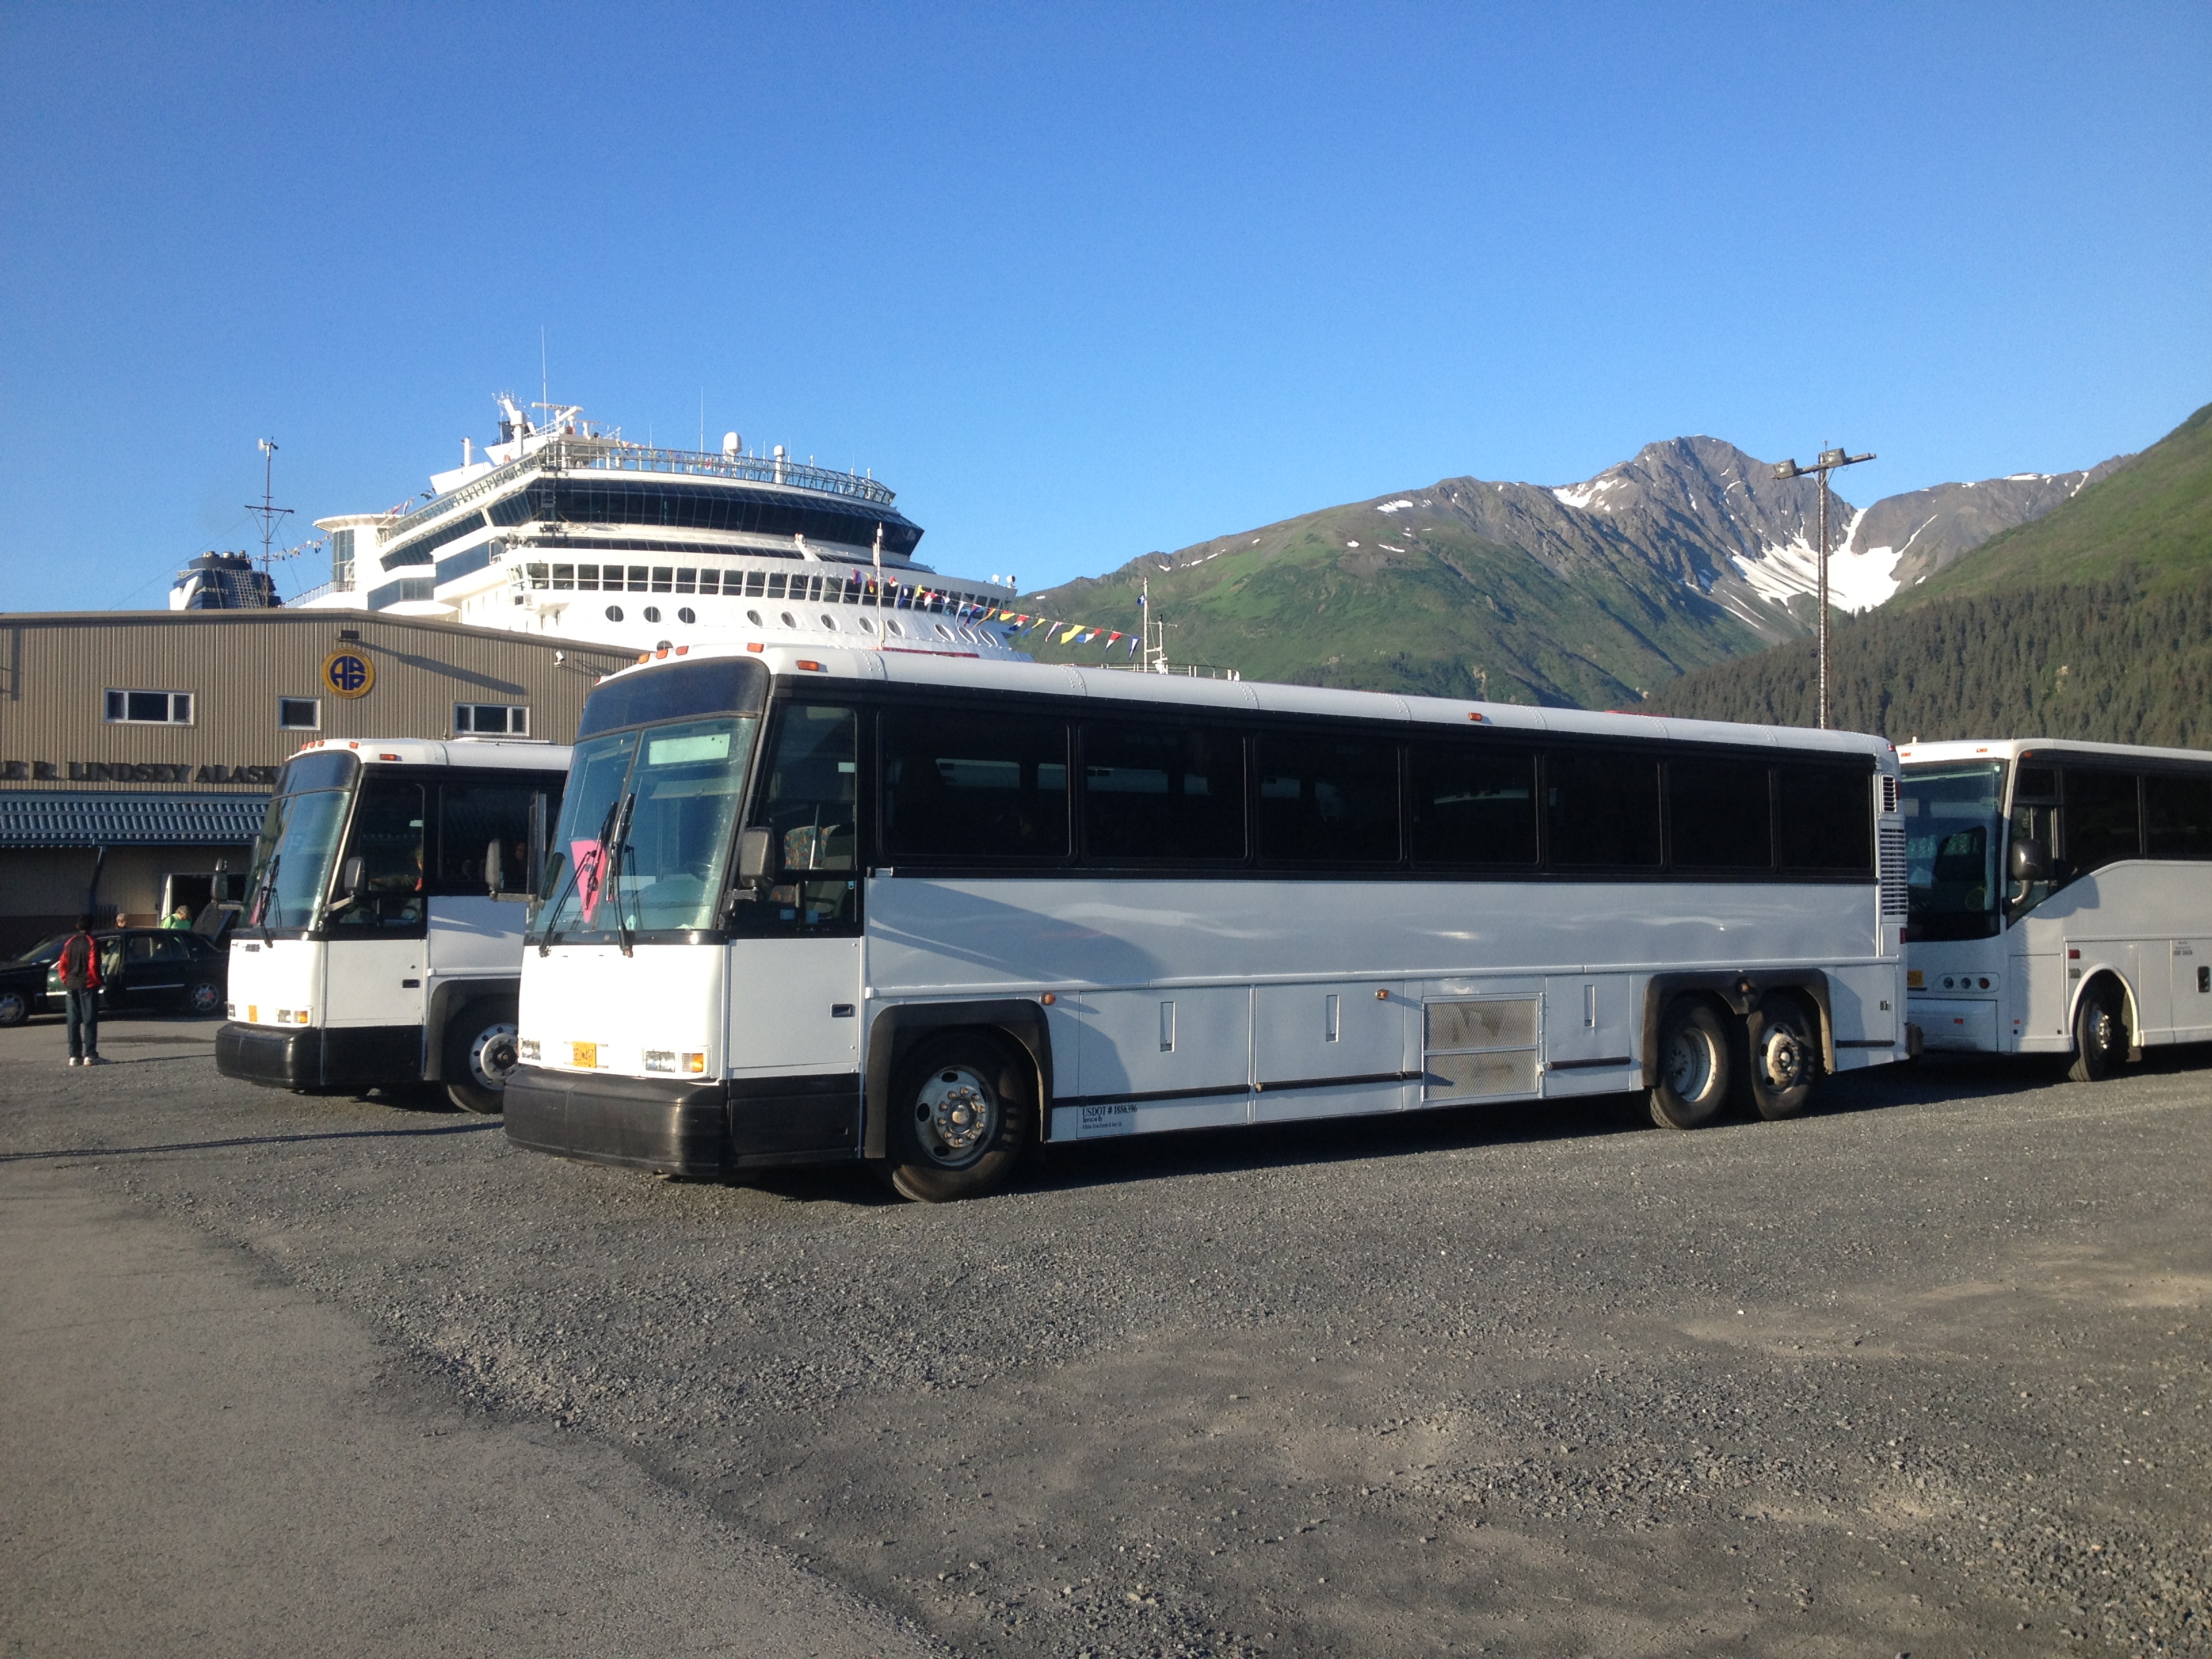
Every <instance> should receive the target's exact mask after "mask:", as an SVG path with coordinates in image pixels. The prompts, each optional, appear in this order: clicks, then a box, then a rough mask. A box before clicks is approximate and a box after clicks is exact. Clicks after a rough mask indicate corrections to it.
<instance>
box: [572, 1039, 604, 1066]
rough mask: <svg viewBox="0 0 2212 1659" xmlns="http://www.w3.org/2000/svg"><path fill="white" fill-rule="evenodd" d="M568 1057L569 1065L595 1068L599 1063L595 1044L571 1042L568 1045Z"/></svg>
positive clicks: (597, 1047)
mask: <svg viewBox="0 0 2212 1659" xmlns="http://www.w3.org/2000/svg"><path fill="white" fill-rule="evenodd" d="M568 1055H569V1063H570V1064H571V1065H574V1066H597V1065H598V1064H599V1044H598V1043H596V1042H572V1043H570V1044H569V1045H568Z"/></svg>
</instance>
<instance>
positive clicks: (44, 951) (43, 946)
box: [15, 933, 69, 963]
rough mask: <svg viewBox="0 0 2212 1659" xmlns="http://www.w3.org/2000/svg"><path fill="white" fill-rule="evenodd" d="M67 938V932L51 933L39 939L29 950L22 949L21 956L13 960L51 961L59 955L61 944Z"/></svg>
mask: <svg viewBox="0 0 2212 1659" xmlns="http://www.w3.org/2000/svg"><path fill="white" fill-rule="evenodd" d="M67 939H69V935H68V934H67V933H55V934H52V935H51V936H50V937H48V938H46V939H40V941H39V942H38V943H37V944H36V945H33V946H32V947H31V948H30V949H29V950H27V951H24V952H23V954H22V955H21V956H20V957H16V958H15V960H16V961H18V962H36V963H48V962H52V961H53V960H54V958H55V957H58V956H60V955H61V953H62V945H64V943H65V942H66V941H67Z"/></svg>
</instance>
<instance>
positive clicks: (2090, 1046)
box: [2066, 979, 2128, 1083]
mask: <svg viewBox="0 0 2212 1659" xmlns="http://www.w3.org/2000/svg"><path fill="white" fill-rule="evenodd" d="M2127 1056H2128V1011H2127V1005H2126V1004H2125V1003H2124V1002H2123V1001H2121V1000H2120V994H2119V990H2118V987H2116V986H2114V985H2113V983H2112V981H2110V980H2108V979H2100V980H2099V981H2096V983H2094V984H2093V985H2092V986H2090V987H2089V988H2088V989H2087V991H2085V992H2083V993H2082V994H2081V1003H2080V1004H2079V1006H2076V1007H2075V1010H2074V1064H2073V1065H2072V1066H2070V1067H2069V1068H2068V1070H2067V1073H2066V1075H2067V1076H2068V1077H2070V1078H2072V1079H2074V1081H2075V1082H2076V1083H2102V1082H2103V1081H2104V1080H2105V1079H2106V1078H2108V1077H2111V1076H2112V1074H2113V1073H2116V1072H2118V1070H2119V1069H2120V1066H2121V1063H2122V1062H2123V1061H2124V1060H2126V1059H2127Z"/></svg>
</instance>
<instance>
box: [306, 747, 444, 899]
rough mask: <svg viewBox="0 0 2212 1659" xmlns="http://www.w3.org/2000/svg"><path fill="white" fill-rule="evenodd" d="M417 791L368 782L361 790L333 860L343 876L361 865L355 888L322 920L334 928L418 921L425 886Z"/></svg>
mask: <svg viewBox="0 0 2212 1659" xmlns="http://www.w3.org/2000/svg"><path fill="white" fill-rule="evenodd" d="M422 831H423V803H422V785H421V784H419V783H410V782H406V781H403V780H401V779H398V778H377V777H372V778H370V779H369V780H368V781H366V782H365V783H363V784H362V787H361V798H360V800H359V801H358V802H357V803H356V805H355V807H354V815H353V833H352V834H351V835H350V836H348V837H347V839H346V844H345V847H344V848H343V851H341V852H340V853H339V854H338V870H339V872H341V876H343V872H345V871H346V870H347V869H348V868H349V867H350V866H351V865H352V864H353V861H354V860H356V859H359V860H361V885H360V887H359V888H358V889H356V890H355V891H354V892H352V893H350V894H349V893H344V892H340V893H338V894H337V895H336V896H335V902H333V903H332V904H331V908H330V914H329V916H328V917H327V921H328V923H329V925H331V927H346V928H354V927H362V928H376V927H419V926H421V925H422V895H423V890H424V888H425V887H426V886H427V885H428V883H427V881H426V879H425V874H424V870H423V865H422V854H423V844H422V841H423V836H422Z"/></svg>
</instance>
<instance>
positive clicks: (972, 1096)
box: [914, 1066, 999, 1164]
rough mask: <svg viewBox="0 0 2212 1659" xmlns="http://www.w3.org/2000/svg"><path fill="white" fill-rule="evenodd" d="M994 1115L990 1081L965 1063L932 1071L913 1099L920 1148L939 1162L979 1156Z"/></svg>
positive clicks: (995, 1108) (988, 1138) (994, 1123)
mask: <svg viewBox="0 0 2212 1659" xmlns="http://www.w3.org/2000/svg"><path fill="white" fill-rule="evenodd" d="M998 1115H999V1114H998V1099H997V1097H995V1096H994V1094H993V1093H992V1092H991V1086H990V1085H988V1084H987V1083H986V1082H984V1081H983V1079H982V1077H981V1074H979V1073H976V1072H975V1071H973V1070H971V1069H970V1068H969V1067H968V1066H943V1067H940V1068H939V1070H937V1071H935V1072H933V1073H931V1074H930V1077H929V1079H928V1081H927V1082H926V1083H924V1084H923V1085H921V1094H920V1095H919V1096H917V1097H915V1103H914V1117H915V1128H916V1129H917V1130H919V1131H920V1134H919V1136H918V1139H920V1140H921V1146H922V1150H923V1151H925V1152H927V1153H928V1154H929V1155H930V1156H931V1157H932V1158H934V1159H936V1160H937V1162H939V1164H967V1163H971V1162H973V1161H974V1160H975V1158H979V1157H981V1155H982V1152H983V1150H984V1148H985V1147H987V1146H989V1145H990V1141H991V1135H992V1133H993V1131H994V1130H995V1129H996V1128H997V1127H998Z"/></svg>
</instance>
